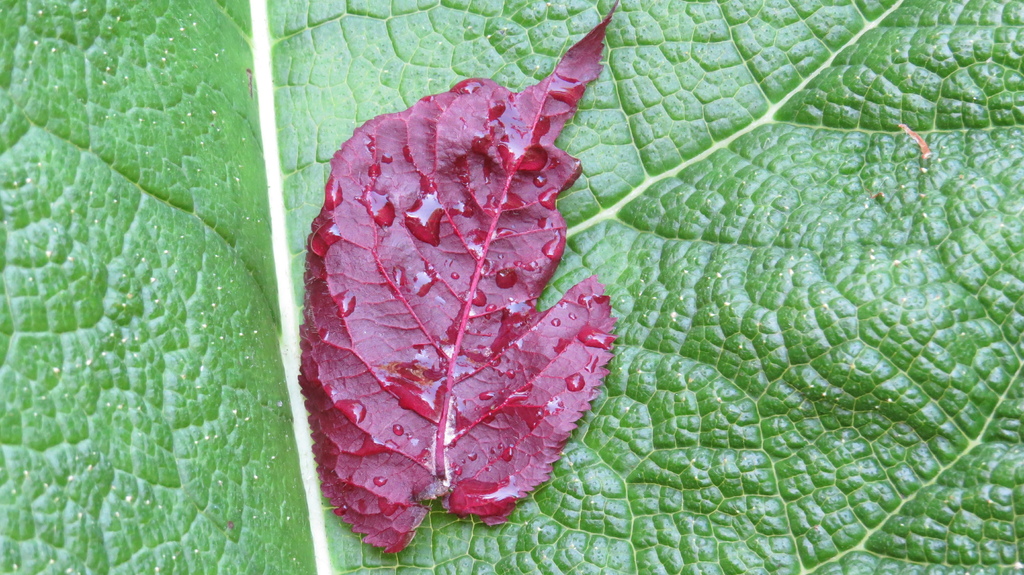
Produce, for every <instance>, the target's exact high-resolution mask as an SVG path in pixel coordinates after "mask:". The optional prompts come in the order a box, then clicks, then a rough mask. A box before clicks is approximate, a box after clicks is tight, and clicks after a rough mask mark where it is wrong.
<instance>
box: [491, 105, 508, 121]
mask: <svg viewBox="0 0 1024 575" xmlns="http://www.w3.org/2000/svg"><path fill="white" fill-rule="evenodd" d="M504 113H505V102H497V103H495V104H494V105H493V106H491V109H490V110H487V119H488V120H489V121H491V122H493V121H495V120H497V119H498V118H500V117H501V115H502V114H504Z"/></svg>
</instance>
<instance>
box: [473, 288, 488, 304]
mask: <svg viewBox="0 0 1024 575" xmlns="http://www.w3.org/2000/svg"><path fill="white" fill-rule="evenodd" d="M473 305H475V306H483V305H487V294H485V293H484V290H482V289H480V288H477V290H476V295H475V296H473Z"/></svg>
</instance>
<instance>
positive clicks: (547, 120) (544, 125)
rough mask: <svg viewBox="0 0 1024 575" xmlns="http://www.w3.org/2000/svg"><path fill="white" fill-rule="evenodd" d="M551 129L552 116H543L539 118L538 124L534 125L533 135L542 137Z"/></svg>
mask: <svg viewBox="0 0 1024 575" xmlns="http://www.w3.org/2000/svg"><path fill="white" fill-rule="evenodd" d="M550 130H551V117H550V116H541V117H540V118H538V119H537V123H536V125H534V127H533V135H534V137H535V138H540V137H541V136H543V135H544V134H547V133H548V132H549V131H550Z"/></svg>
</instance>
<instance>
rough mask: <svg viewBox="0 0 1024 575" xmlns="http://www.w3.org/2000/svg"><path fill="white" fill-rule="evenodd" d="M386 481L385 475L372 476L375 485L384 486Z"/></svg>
mask: <svg viewBox="0 0 1024 575" xmlns="http://www.w3.org/2000/svg"><path fill="white" fill-rule="evenodd" d="M387 483H388V478H387V477H381V476H379V475H378V476H377V477H374V478H373V484H374V485H376V486H377V487H384V486H385V485H387Z"/></svg>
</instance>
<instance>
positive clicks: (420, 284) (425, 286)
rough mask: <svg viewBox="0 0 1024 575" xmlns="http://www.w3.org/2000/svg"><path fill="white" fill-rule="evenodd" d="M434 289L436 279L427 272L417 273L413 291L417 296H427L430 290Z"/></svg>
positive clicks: (413, 281)
mask: <svg viewBox="0 0 1024 575" xmlns="http://www.w3.org/2000/svg"><path fill="white" fill-rule="evenodd" d="M432 287H434V277H433V276H432V275H431V274H429V273H427V272H416V276H415V277H414V278H413V280H412V291H413V292H415V293H416V295H418V296H420V297H423V296H425V295H427V292H429V291H430V288H432Z"/></svg>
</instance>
